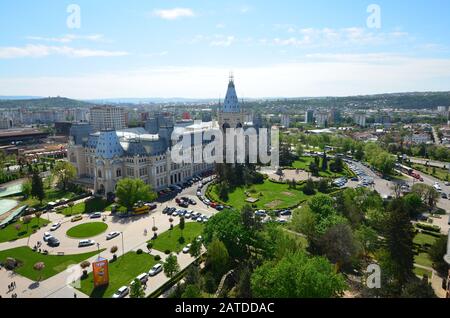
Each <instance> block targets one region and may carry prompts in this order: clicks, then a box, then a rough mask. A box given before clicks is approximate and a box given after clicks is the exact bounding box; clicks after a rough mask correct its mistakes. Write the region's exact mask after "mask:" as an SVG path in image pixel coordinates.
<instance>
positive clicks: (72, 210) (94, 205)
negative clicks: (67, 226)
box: [61, 198, 109, 216]
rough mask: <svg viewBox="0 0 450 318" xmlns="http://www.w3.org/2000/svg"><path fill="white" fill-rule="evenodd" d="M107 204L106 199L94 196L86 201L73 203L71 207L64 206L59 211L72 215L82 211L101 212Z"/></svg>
mask: <svg viewBox="0 0 450 318" xmlns="http://www.w3.org/2000/svg"><path fill="white" fill-rule="evenodd" d="M108 205H109V204H108V202H107V201H106V200H103V199H101V198H94V199H92V200H88V201H86V202H82V203H78V204H75V205H74V206H73V207H68V208H65V209H63V210H61V213H62V214H64V215H66V216H72V215H77V214H83V213H92V212H103V211H104V210H105V209H106V208H107V207H108Z"/></svg>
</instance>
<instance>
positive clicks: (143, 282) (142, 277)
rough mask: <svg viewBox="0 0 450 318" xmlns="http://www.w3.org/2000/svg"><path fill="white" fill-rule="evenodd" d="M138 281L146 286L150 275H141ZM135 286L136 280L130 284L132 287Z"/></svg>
mask: <svg viewBox="0 0 450 318" xmlns="http://www.w3.org/2000/svg"><path fill="white" fill-rule="evenodd" d="M136 279H137V280H139V281H140V282H141V284H144V285H145V284H146V283H147V281H148V274H147V273H142V274H141V275H139V276H138V277H136ZM133 285H134V280H133V281H132V282H131V283H130V286H133Z"/></svg>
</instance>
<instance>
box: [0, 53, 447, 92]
mask: <svg viewBox="0 0 450 318" xmlns="http://www.w3.org/2000/svg"><path fill="white" fill-rule="evenodd" d="M230 69H233V70H234V72H235V75H236V84H237V91H238V95H239V97H243V98H248V97H275V96H277V97H280V96H284V97H299V96H330V95H334V96H347V95H358V94H376V93H389V92H402V91H428V90H448V87H449V86H450V59H431V58H415V57H411V56H400V55H395V54H389V53H378V56H377V55H374V54H368V55H364V54H359V55H358V54H351V55H345V54H341V55H332V54H328V55H310V56H306V57H305V58H304V59H302V60H299V61H297V62H292V63H283V64H274V65H264V66H259V67H243V68H239V67H235V66H230V65H226V66H218V67H196V66H189V67H175V66H173V67H160V68H148V69H139V70H134V71H133V70H124V71H117V72H108V73H98V72H96V73H89V74H85V75H83V76H66V77H63V76H61V77H45V76H43V77H25V78H12V77H10V76H8V77H6V76H5V77H0V95H39V96H57V95H60V96H68V97H73V98H86V99H87V98H108V97H110V98H119V97H136V98H144V97H174V96H182V97H191V98H217V97H218V96H220V95H222V96H223V94H224V92H225V90H226V84H227V76H228V74H229V70H230Z"/></svg>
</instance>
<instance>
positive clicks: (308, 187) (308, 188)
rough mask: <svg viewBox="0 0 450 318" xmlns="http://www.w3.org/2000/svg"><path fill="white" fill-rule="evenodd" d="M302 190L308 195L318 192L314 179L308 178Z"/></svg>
mask: <svg viewBox="0 0 450 318" xmlns="http://www.w3.org/2000/svg"><path fill="white" fill-rule="evenodd" d="M302 191H303V193H304V194H306V195H314V194H316V189H315V187H314V182H313V181H312V179H308V180H307V181H306V183H305V185H304V186H303V189H302Z"/></svg>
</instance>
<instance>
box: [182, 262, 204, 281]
mask: <svg viewBox="0 0 450 318" xmlns="http://www.w3.org/2000/svg"><path fill="white" fill-rule="evenodd" d="M184 279H185V283H186V285H199V284H200V280H201V275H200V268H199V267H198V266H196V265H191V266H189V268H188V269H187V271H186V276H185V277H184Z"/></svg>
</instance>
